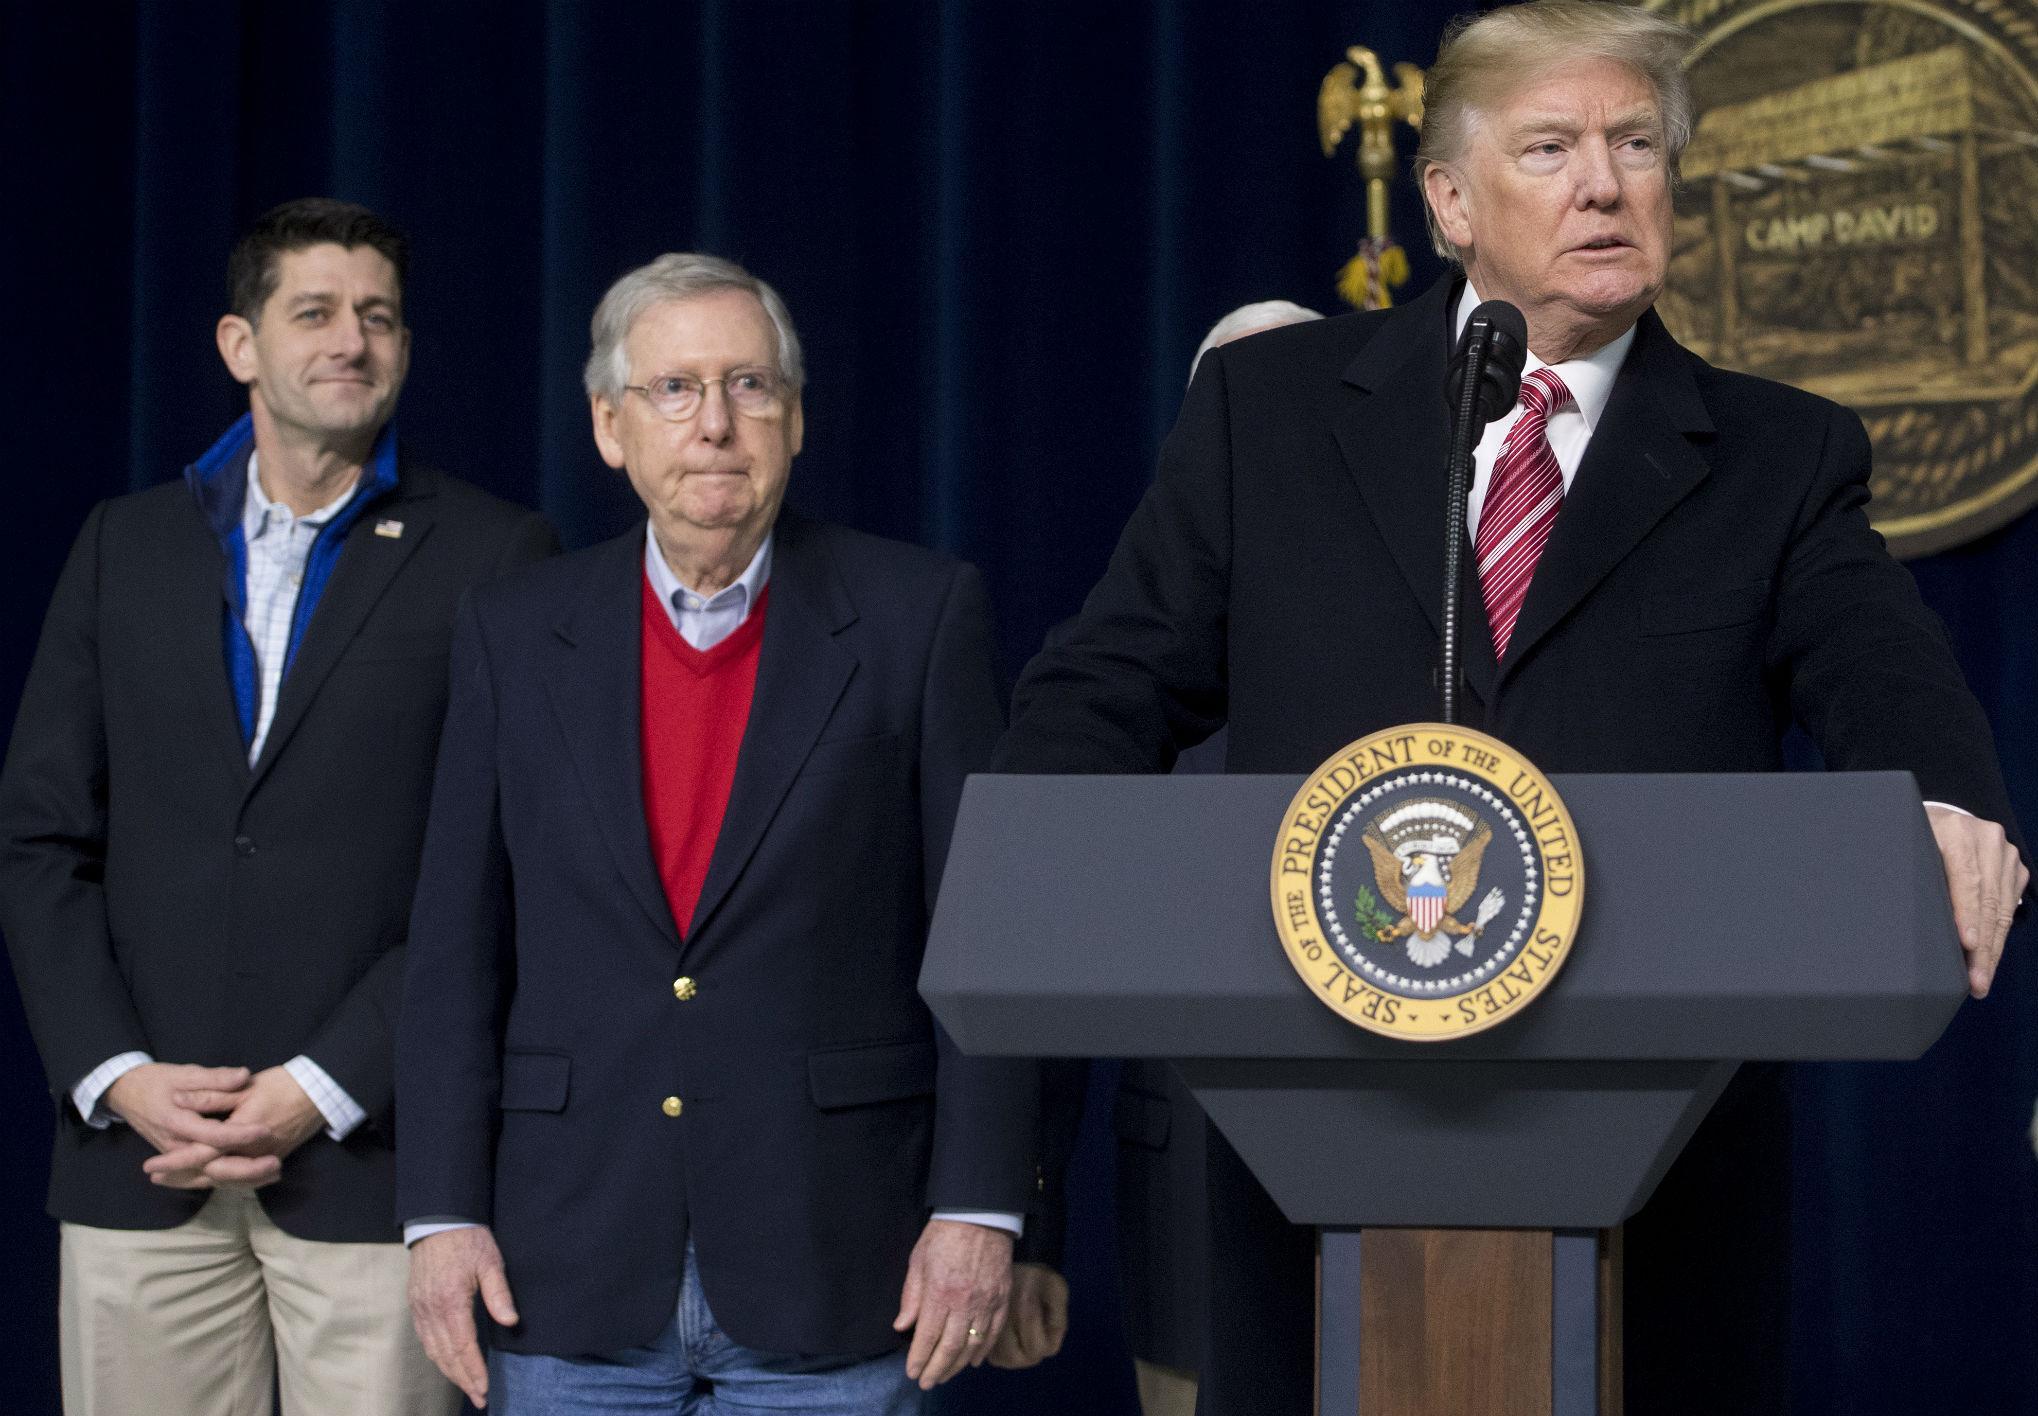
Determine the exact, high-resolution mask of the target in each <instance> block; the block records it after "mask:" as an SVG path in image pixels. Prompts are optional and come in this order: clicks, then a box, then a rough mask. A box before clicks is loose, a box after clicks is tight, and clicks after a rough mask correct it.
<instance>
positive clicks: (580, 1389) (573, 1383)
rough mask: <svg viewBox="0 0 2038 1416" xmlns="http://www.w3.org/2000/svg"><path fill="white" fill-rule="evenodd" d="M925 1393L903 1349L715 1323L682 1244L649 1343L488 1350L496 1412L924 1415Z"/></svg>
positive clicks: (541, 1415) (533, 1415)
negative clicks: (801, 1350)
mask: <svg viewBox="0 0 2038 1416" xmlns="http://www.w3.org/2000/svg"><path fill="white" fill-rule="evenodd" d="M921 1396H922V1393H921V1391H920V1389H919V1387H917V1386H916V1385H914V1383H913V1382H911V1381H909V1380H908V1379H907V1377H906V1354H905V1352H904V1351H903V1350H901V1351H898V1352H891V1353H887V1354H886V1355H884V1356H882V1357H785V1356H780V1355H777V1354H774V1353H770V1352H757V1351H754V1350H752V1349H751V1348H748V1347H743V1346H740V1345H739V1344H737V1343H736V1342H734V1341H732V1340H731V1339H730V1338H729V1336H728V1334H727V1333H725V1332H723V1331H722V1330H721V1329H720V1328H719V1327H717V1326H715V1317H714V1314H712V1313H710V1312H709V1311H708V1299H707V1295H706V1294H704V1293H702V1292H701V1280H700V1275H699V1273H698V1272H697V1271H696V1270H695V1268H694V1257H693V1245H692V1244H688V1245H687V1246H686V1272H685V1275H684V1276H683V1277H682V1278H681V1280H680V1285H679V1311H678V1312H677V1313H676V1314H674V1315H673V1319H672V1321H671V1322H670V1323H668V1324H666V1326H665V1331H663V1332H661V1333H659V1334H658V1336H657V1337H656V1338H655V1339H654V1340H653V1341H652V1343H651V1345H650V1346H648V1347H630V1348H625V1349H624V1350H623V1351H621V1352H614V1353H609V1354H607V1355H604V1356H600V1357H547V1356H544V1355H542V1354H539V1353H523V1352H491V1353H489V1354H488V1410H489V1413H490V1416H583V1413H585V1416H594V1414H595V1413H602V1414H603V1416H607V1413H612V1412H613V1413H624V1416H724V1413H734V1412H743V1411H797V1412H802V1413H812V1416H918V1413H919V1411H920V1402H921Z"/></svg>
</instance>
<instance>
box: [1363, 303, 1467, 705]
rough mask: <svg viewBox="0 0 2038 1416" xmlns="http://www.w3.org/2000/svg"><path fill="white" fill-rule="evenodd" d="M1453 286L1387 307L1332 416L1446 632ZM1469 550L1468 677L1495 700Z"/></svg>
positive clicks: (1463, 603) (1416, 589)
mask: <svg viewBox="0 0 2038 1416" xmlns="http://www.w3.org/2000/svg"><path fill="white" fill-rule="evenodd" d="M1456 289H1457V286H1456V283H1455V282H1453V281H1448V280H1443V281H1438V282H1437V284H1435V285H1434V286H1432V287H1431V288H1430V289H1429V290H1428V291H1427V292H1425V293H1424V294H1423V295H1422V297H1421V298H1420V299H1418V300H1416V301H1414V302H1413V303H1411V304H1408V305H1403V306H1399V307H1397V308H1396V309H1395V310H1394V311H1393V312H1392V313H1390V314H1389V315H1388V316H1387V318H1386V320H1385V321H1384V322H1383V323H1382V324H1381V326H1380V329H1379V331H1378V332H1377V333H1375V334H1374V335H1373V337H1372V338H1371V339H1370V340H1368V341H1367V343H1366V345H1365V347H1364V348H1362V349H1361V350H1360V351H1359V353H1358V355H1357V357H1356V358H1354V359H1353V360H1352V362H1351V365H1350V366H1349V367H1348V368H1347V369H1346V370H1345V374H1344V379H1345V382H1346V383H1347V384H1349V385H1351V386H1352V387H1353V388H1354V389H1355V390H1357V393H1356V395H1355V396H1354V398H1353V400H1352V405H1351V407H1350V408H1349V409H1347V410H1346V411H1345V412H1344V413H1343V414H1341V415H1340V416H1339V417H1338V419H1337V420H1336V422H1335V424H1334V433H1335V436H1336V438H1337V444H1338V450H1339V451H1340V452H1341V453H1342V454H1343V456H1344V460H1345V468H1346V470H1347V471H1348V472H1349V473H1350V475H1351V478H1352V480H1353V481H1354V482H1355V483H1356V484H1357V485H1358V489H1359V495H1360V497H1361V498H1363V499H1364V501H1365V503H1366V510H1367V511H1368V512H1369V513H1370V514H1371V515H1372V517H1373V519H1374V521H1375V522H1376V523H1377V524H1378V526H1379V528H1380V534H1381V537H1382V539H1384V540H1385V541H1386V543H1387V546H1388V548H1389V550H1390V551H1391V552H1392V554H1393V556H1394V561H1395V565H1396V566H1397V567H1398V568H1399V569H1400V571H1401V576H1402V579H1404V580H1405V581H1407V582H1408V588H1409V591H1410V592H1411V593H1412V594H1413V595H1414V596H1415V598H1416V600H1417V602H1418V603H1420V604H1421V606H1422V611H1423V613H1424V614H1425V615H1426V616H1428V618H1429V622H1430V627H1431V628H1432V629H1433V630H1435V631H1436V632H1437V633H1438V634H1439V635H1441V634H1442V633H1443V583H1444V499H1445V494H1446V491H1447V485H1446V474H1447V471H1448V469H1447V467H1446V463H1447V462H1448V461H1449V459H1450V453H1451V446H1450V412H1449V409H1448V408H1447V406H1446V403H1445V399H1444V374H1445V367H1446V365H1447V363H1448V361H1449V358H1450V324H1449V321H1448V318H1447V316H1448V312H1449V311H1450V310H1451V309H1452V308H1453V305H1454V303H1455V294H1456ZM1463 550H1464V578H1463V582H1462V592H1461V594H1460V597H1459V604H1460V609H1459V629H1458V643H1459V648H1460V655H1461V662H1462V664H1463V666H1464V672H1465V680H1466V682H1467V683H1468V684H1469V685H1470V686H1471V688H1472V690H1473V691H1474V692H1475V693H1477V694H1478V695H1479V697H1480V698H1481V699H1483V700H1485V701H1486V702H1489V703H1490V702H1492V699H1493V687H1494V680H1495V677H1496V674H1497V669H1496V666H1495V664H1494V659H1493V635H1492V632H1491V631H1490V630H1488V629H1487V627H1486V612H1485V609H1484V607H1483V605H1482V603H1481V601H1480V599H1479V586H1478V578H1477V575H1476V572H1475V569H1474V565H1473V558H1472V547H1471V543H1470V541H1469V540H1468V541H1466V542H1465V543H1464V546H1463Z"/></svg>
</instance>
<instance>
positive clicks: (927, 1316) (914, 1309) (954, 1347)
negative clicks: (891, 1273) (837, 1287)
mask: <svg viewBox="0 0 2038 1416" xmlns="http://www.w3.org/2000/svg"><path fill="white" fill-rule="evenodd" d="M1011 1294H1012V1236H1011V1235H1010V1234H1009V1233H1007V1232H1006V1231H1004V1230H1002V1229H993V1228H991V1227H990V1226H988V1225H983V1224H971V1223H969V1222H968V1221H966V1220H954V1219H930V1220H928V1221H927V1227H926V1228H925V1229H923V1230H921V1231H920V1242H919V1243H917V1244H915V1245H914V1246H913V1261H912V1264H911V1265H910V1266H909V1267H908V1268H907V1270H906V1286H905V1288H904V1290H903V1291H902V1292H901V1293H900V1295H899V1315H898V1317H896V1318H894V1319H893V1320H892V1328H893V1330H894V1331H897V1332H905V1331H906V1330H907V1329H908V1328H911V1329H912V1332H913V1345H912V1347H911V1348H910V1349H908V1351H907V1353H906V1375H907V1376H908V1377H911V1378H912V1379H914V1380H915V1381H917V1382H919V1383H920V1389H921V1390H922V1391H932V1390H933V1389H934V1388H935V1387H937V1386H940V1385H941V1384H942V1383H943V1382H945V1381H947V1380H948V1379H949V1378H950V1377H952V1376H954V1375H955V1374H956V1373H957V1372H959V1371H961V1370H962V1367H963V1363H965V1362H967V1363H969V1365H971V1366H972V1367H974V1366H976V1365H977V1364H979V1363H980V1362H982V1361H983V1360H984V1358H985V1357H986V1356H988V1355H989V1353H990V1350H991V1347H992V1345H993V1344H994V1343H995V1342H996V1341H997V1339H998V1333H999V1332H1000V1330H1002V1328H1003V1327H1004V1324H1005V1308H1006V1304H1007V1302H1008V1301H1009V1300H1010V1298H1011ZM972 1329H973V1330H974V1331H975V1333H976V1336H974V1337H972V1336H970V1333H971V1330H972Z"/></svg>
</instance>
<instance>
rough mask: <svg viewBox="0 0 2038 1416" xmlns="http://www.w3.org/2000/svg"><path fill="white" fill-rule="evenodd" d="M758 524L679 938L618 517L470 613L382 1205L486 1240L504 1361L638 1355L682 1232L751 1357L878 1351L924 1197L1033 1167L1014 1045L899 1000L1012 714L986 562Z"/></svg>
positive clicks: (1005, 1204) (429, 857)
mask: <svg viewBox="0 0 2038 1416" xmlns="http://www.w3.org/2000/svg"><path fill="white" fill-rule="evenodd" d="M775 535H776V540H775V543H774V548H773V555H772V578H771V588H770V599H769V602H768V604H767V607H766V609H765V611H764V613H765V616H766V619H765V626H764V638H763V644H762V648H761V650H760V656H759V661H758V669H757V686H756V693H755V697H754V700H753V703H752V707H751V713H750V721H749V724H748V727H747V729H746V731H745V734H744V739H743V745H742V749H741V752H740V754H739V757H738V760H737V767H736V776H735V783H734V786H733V789H732V790H731V793H730V798H729V804H728V811H727V814H726V815H725V817H724V819H723V822H722V829H721V834H720V836H719V838H718V840H717V842H716V845H715V850H714V854H713V858H712V861H711V863H710V866H709V869H708V874H707V879H706V883H705V885H704V887H703V889H702V893H701V898H700V904H699V906H698V908H697V910H696V913H695V917H694V924H693V928H692V930H691V932H690V933H689V934H688V935H687V937H686V938H684V939H682V938H681V937H680V934H679V931H678V929H677V928H676V927H675V925H674V923H673V919H672V913H671V910H670V908H669V906H668V905H667V903H666V898H665V894H664V891H663V888H662V886H661V884H660V881H659V877H658V874H657V871H656V868H655V866H654V863H653V858H652V854H651V847H650V841H649V835H648V830H647V826H646V823H645V818H644V798H643V785H642V764H641V750H640V739H639V720H640V708H641V690H640V683H639V675H640V653H641V633H642V620H641V615H642V593H643V592H642V588H641V587H642V582H643V577H644V572H643V550H644V532H643V530H642V528H641V526H640V527H639V528H638V529H636V530H633V531H631V532H630V533H629V534H627V535H625V536H623V537H620V538H618V539H617V540H614V541H611V542H608V543H606V544H604V545H600V546H596V547H594V548H592V549H590V550H588V551H584V552H581V553H579V554H576V555H571V556H567V557H564V558H561V559H559V560H557V561H554V562H551V563H549V564H546V565H542V566H538V567H534V568H533V569H532V570H531V571H530V573H528V574H524V575H521V576H517V577H513V578H511V579H508V580H505V581H503V582H501V583H499V584H497V585H493V586H490V587H487V588H486V589H484V590H482V591H479V592H477V593H476V594H475V595H474V597H473V598H472V600H471V602H470V603H469V604H468V606H467V607H466V608H465V610H464V611H463V613H462V615H461V619H460V624H459V628H458V632H457V635H456V640H455V649H454V666H455V667H454V674H455V681H454V686H453V694H452V704H451V707H450V709H449V711H448V715H447V721H446V737H445V744H444V747H443V749H442V751H441V755H440V759H439V775H438V781H437V784H436V787H435V793H434V798H433V804H432V816H431V825H430V829H429V832H428V834H427V839H426V843H425V857H424V865H423V871H422V877H421V880H420V884H419V889H418V898H417V905H416V911H415V914H414V916H413V918H412V938H413V947H412V953H411V966H410V973H409V985H408V990H407V995H406V1001H405V1006H404V1013H403V1018H402V1022H401V1026H400V1029H399V1032H400V1041H399V1081H398V1094H399V1115H400V1117H401V1120H400V1123H399V1124H400V1128H401V1130H400V1134H401V1140H402V1145H401V1148H400V1166H399V1168H400V1177H399V1193H398V1206H399V1215H400V1217H401V1218H404V1219H406V1220H414V1219H420V1218H426V1217H438V1216H449V1217H452V1216H456V1217H460V1218H466V1219H473V1220H478V1221H484V1222H487V1223H489V1224H491V1225H492V1226H493V1228H494V1231H495V1237H496V1240H497V1242H498V1243H499V1244H500V1246H501V1248H502V1251H503V1256H504V1259H505V1262H506V1265H507V1268H508V1275H509V1281H510V1284H511V1287H512V1290H513V1291H514V1292H515V1294H516V1298H517V1307H518V1311H519V1315H520V1317H521V1319H522V1321H521V1322H520V1324H519V1325H518V1326H517V1327H516V1328H514V1329H510V1330H503V1331H498V1332H497V1334H496V1338H495V1340H496V1341H497V1342H498V1343H499V1344H501V1345H503V1346H505V1347H507V1348H510V1349H512V1350H517V1351H534V1352H550V1353H562V1354H569V1353H600V1352H610V1351H615V1350H617V1349H619V1348H623V1347H629V1346H633V1345H637V1344H642V1343H647V1342H649V1341H650V1340H651V1339H652V1338H653V1337H654V1336H655V1335H656V1334H657V1333H658V1332H659V1331H660V1330H661V1329H662V1328H663V1327H664V1326H665V1325H666V1323H668V1322H669V1321H670V1320H671V1319H672V1316H673V1314H674V1311H675V1309H676V1305H677V1301H678V1291H679V1282H680V1274H681V1269H682V1263H683V1260H684V1255H685V1250H686V1246H687V1243H688V1241H689V1240H691V1241H692V1243H693V1245H694V1247H695V1251H696V1255H697V1260H698V1265H699V1271H700V1276H701V1282H702V1285H703V1287H704V1288H705V1290H706V1293H707V1297H708V1302H709V1305H710V1307H711V1308H712V1309H713V1311H714V1313H715V1315H716V1318H717V1320H718V1322H719V1323H720V1325H721V1327H722V1328H723V1329H724V1330H725V1331H726V1332H728V1333H729V1334H730V1335H731V1336H732V1337H734V1338H735V1339H736V1340H737V1341H738V1342H740V1343H743V1344H745V1345H746V1346H750V1347H754V1348H758V1349H761V1350H765V1351H773V1352H797V1353H830V1354H836V1353H839V1354H851V1353H874V1352H879V1351H883V1350H886V1349H888V1348H891V1347H894V1346H896V1345H898V1343H899V1342H900V1340H901V1339H900V1338H899V1337H898V1335H897V1334H895V1333H893V1332H892V1329H891V1320H892V1318H893V1316H894V1315H895V1314H896V1312H897V1311H898V1302H899V1296H900V1287H901V1285H902V1283H903V1282H904V1279H905V1274H906V1267H907V1262H908V1260H909V1258H910V1256H911V1253H912V1249H913V1245H914V1243H915V1241H916V1240H917V1238H918V1236H919V1233H920V1230H921V1228H922V1226H923V1224H924V1223H925V1221H926V1219H927V1215H928V1211H929V1209H930V1208H933V1207H943V1208H961V1209H993V1210H1006V1211H1013V1212H1017V1211H1023V1210H1024V1209H1026V1207H1027V1201H1028V1198H1029V1197H1030V1195H1031V1193H1032V1190H1033V1187H1034V1179H1035V1177H1034V1168H1033V1163H1032V1133H1033V1125H1034V1114H1033V1106H1034V1091H1035V1089H1036V1085H1037V1084H1036V1083H1035V1081H1034V1073H1033V1069H1032V1067H1031V1066H1030V1065H1028V1064H1022V1063H1017V1062H1010V1061H985V1060H974V1059H967V1058H964V1057H962V1056H961V1055H960V1054H958V1053H957V1052H956V1051H955V1049H954V1047H953V1045H952V1044H951V1043H949V1041H948V1040H947V1038H946V1037H945V1035H944V1034H943V1033H942V1031H941V1029H940V1028H939V1027H938V1026H937V1025H936V1024H935V1022H934V1019H933V1017H932V1015H931V1014H930V1013H929V1012H928V1010H927V1008H926V1006H925V1004H923V1003H922V1002H921V1000H920V997H919V994H918V992H917V991H916V984H917V979H918V975H919V970H920V957H921V951H922V948H923V946H924V942H925V937H926V931H927V925H928V921H929V918H930V914H931V910H932V906H933V900H934V893H935V888H936V886H937V885H938V883H939V881H940V876H941V864H942V859H943V855H944V853H945V851H946V849H947V845H948V837H949V832H950V829H951V827H952V825H953V821H954V815H955V810H956V804H957V800H958V798H959V796H960V794H961V790H962V783H963V778H964V776H965V775H966V774H967V773H969V772H971V771H974V770H977V769H979V768H981V767H982V766H983V764H984V762H985V761H986V760H987V758H988V756H989V754H990V751H991V748H992V746H993V745H994V744H995V742H996V740H997V736H998V733H999V731H1000V729H1001V727H1002V724H1003V706H1002V701H1001V694H1000V689H999V685H998V681H997V677H996V671H995V669H994V666H993V660H992V652H991V640H990V628H989V617H988V612H987V608H986V604H985V600H984V595H983V591H982V588H981V583H980V581H979V578H978V576H977V574H976V572H975V571H974V570H972V569H971V568H970V567H968V566H966V565H963V564H960V563H958V562H956V561H953V560H950V559H948V558H946V557H943V556H939V555H936V554H934V553H932V552H929V551H924V550H920V549H918V548H915V547H911V546H906V545H901V544H898V543H895V542H890V541H883V540H879V539H877V538H875V537H872V536H866V535H861V534H858V533H856V532H852V531H848V530H844V529H842V528H839V527H834V526H828V525H824V524H821V523H818V522H814V521H809V520H805V519H803V518H801V517H799V516H797V515H794V514H792V513H786V514H784V515H783V516H781V518H780V520H779V523H778V526H777V529H776V533H775ZM682 977H684V978H688V979H691V980H692V981H693V983H694V990H693V991H692V996H690V997H686V998H681V997H680V996H679V994H680V993H681V992H684V991H686V990H681V989H676V988H675V982H676V981H677V980H678V979H680V978H682ZM668 1098H672V1099H677V1101H678V1102H679V1107H677V1108H675V1107H672V1106H670V1105H669V1104H668ZM673 1110H678V1111H679V1113H680V1114H678V1115H672V1114H669V1113H670V1112H671V1111H673Z"/></svg>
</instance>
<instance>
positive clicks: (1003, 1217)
mask: <svg viewBox="0 0 2038 1416" xmlns="http://www.w3.org/2000/svg"><path fill="white" fill-rule="evenodd" d="M934 1218H936V1219H950V1220H954V1221H955V1222H956V1223H957V1224H981V1225H983V1226H984V1228H986V1229H1002V1230H1004V1231H1005V1232H1006V1233H1007V1234H1009V1235H1011V1236H1012V1237H1013V1238H1014V1239H1017V1238H1018V1237H1019V1236H1020V1235H1022V1234H1024V1233H1025V1232H1026V1216H1025V1215H1023V1214H1007V1213H1005V1211H1003V1210H936V1211H934Z"/></svg>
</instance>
